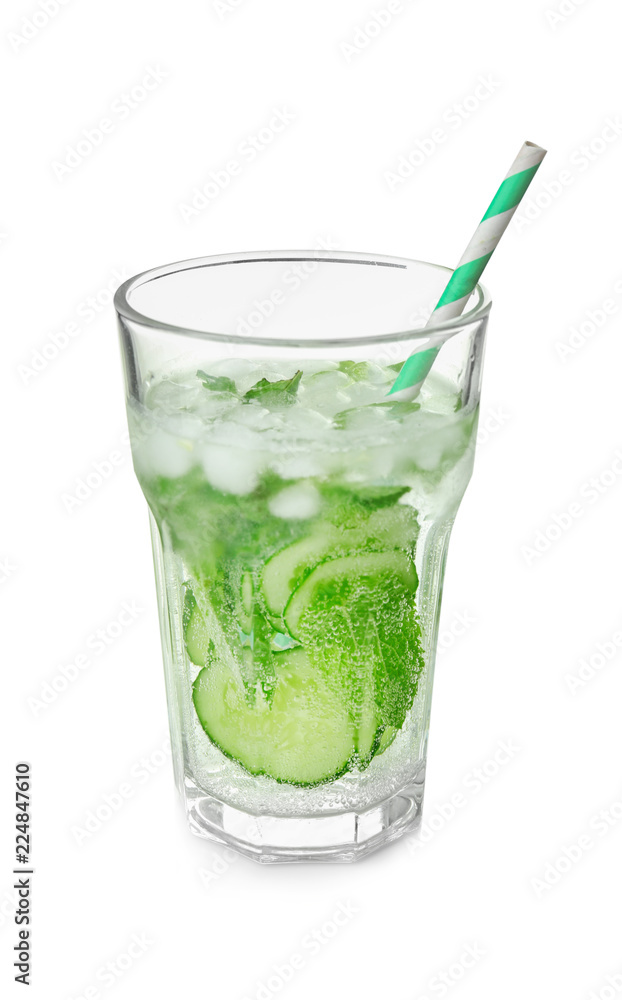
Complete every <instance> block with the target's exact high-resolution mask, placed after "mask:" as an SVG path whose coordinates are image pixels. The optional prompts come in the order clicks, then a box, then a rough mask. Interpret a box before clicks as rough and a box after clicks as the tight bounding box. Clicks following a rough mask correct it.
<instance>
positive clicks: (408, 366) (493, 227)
mask: <svg viewBox="0 0 622 1000" xmlns="http://www.w3.org/2000/svg"><path fill="white" fill-rule="evenodd" d="M545 156H546V149H542V147H541V146H536V145H535V143H533V142H526V143H524V144H523V146H522V148H521V151H520V153H519V154H518V156H517V157H516V159H515V160H514V163H513V164H512V166H511V167H510V169H509V170H508V172H507V174H506V176H505V178H504V180H503V181H502V183H501V186H500V187H499V190H498V191H497V193H496V195H495V196H494V198H493V199H492V201H491V203H490V205H489V206H488V209H487V210H486V213H485V214H484V217H483V218H482V221H481V222H480V224H479V226H478V227H477V229H476V230H475V233H474V234H473V236H472V238H471V241H470V243H469V245H468V246H467V248H466V250H465V251H464V253H463V254H462V257H461V258H460V261H459V263H458V266H457V268H456V270H455V271H454V272H453V273H452V275H451V278H450V279H449V281H448V283H447V286H446V288H445V291H444V292H443V294H442V295H441V297H440V299H439V300H438V303H437V304H436V307H435V309H434V312H433V313H432V315H431V316H430V318H429V320H428V322H427V323H426V327H428V326H436V325H437V324H438V323H444V322H445V321H446V320H448V319H453V318H454V317H455V316H459V315H460V314H461V312H462V311H463V309H464V307H465V306H466V304H467V302H468V301H469V298H470V297H471V294H472V293H473V290H474V289H475V286H476V285H477V282H478V281H479V279H480V277H481V275H482V272H483V270H484V268H485V267H486V264H487V263H488V261H489V260H490V258H491V256H492V254H493V252H494V250H495V247H496V246H497V243H498V242H499V240H500V239H501V237H502V236H503V233H504V232H505V230H506V229H507V227H508V225H509V223H510V219H511V218H512V216H513V215H514V212H515V211H516V209H517V208H518V205H519V203H520V201H521V199H522V197H523V195H524V194H525V191H526V190H527V188H528V187H529V185H530V184H531V182H532V180H533V178H534V176H535V173H536V171H537V169H538V167H539V166H540V164H541V163H542V160H543V159H544V157H545ZM440 349H441V348H440V346H439V347H430V348H428V349H427V350H425V351H419V352H417V353H416V354H411V356H410V357H409V358H406V361H405V362H404V364H403V365H402V368H401V369H400V373H399V375H398V376H397V378H396V380H395V382H394V383H393V385H392V387H391V389H390V390H389V395H391V394H392V393H394V392H402V393H403V396H402V398H403V399H414V398H415V396H417V394H418V393H419V390H420V388H421V385H422V384H423V382H424V381H425V379H426V377H427V375H428V372H429V371H430V369H431V367H432V365H433V364H434V361H435V359H436V356H437V354H438V352H439V351H440Z"/></svg>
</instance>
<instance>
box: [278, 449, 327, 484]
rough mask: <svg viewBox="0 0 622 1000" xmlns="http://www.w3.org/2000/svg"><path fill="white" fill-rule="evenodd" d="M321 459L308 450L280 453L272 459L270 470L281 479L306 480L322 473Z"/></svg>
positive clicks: (322, 461)
mask: <svg viewBox="0 0 622 1000" xmlns="http://www.w3.org/2000/svg"><path fill="white" fill-rule="evenodd" d="M323 458H324V456H322V457H320V455H318V454H317V453H316V452H312V451H309V450H305V451H299V452H296V451H281V452H279V455H278V457H276V458H273V459H272V461H271V463H270V468H271V469H272V471H273V472H276V474H277V476H279V477H280V478H281V479H307V478H309V477H311V476H320V475H322V474H323V473H324V460H323Z"/></svg>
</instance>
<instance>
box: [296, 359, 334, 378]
mask: <svg viewBox="0 0 622 1000" xmlns="http://www.w3.org/2000/svg"><path fill="white" fill-rule="evenodd" d="M298 367H299V368H300V369H302V377H303V378H305V377H306V376H311V375H318V374H319V373H320V372H330V371H335V369H336V368H339V365H338V364H337V362H336V361H326V360H323V361H316V360H311V359H310V358H309V359H307V360H305V361H300V362H299V363H298Z"/></svg>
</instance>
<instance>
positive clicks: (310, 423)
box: [283, 406, 332, 439]
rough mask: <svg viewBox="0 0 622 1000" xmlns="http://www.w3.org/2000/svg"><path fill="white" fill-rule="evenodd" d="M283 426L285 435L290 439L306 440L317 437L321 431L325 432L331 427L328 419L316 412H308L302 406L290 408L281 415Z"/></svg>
mask: <svg viewBox="0 0 622 1000" xmlns="http://www.w3.org/2000/svg"><path fill="white" fill-rule="evenodd" d="M283 425H284V427H285V428H286V431H287V434H288V435H291V436H292V437H300V438H303V439H304V438H308V437H313V438H315V437H317V435H318V434H319V433H321V432H322V431H327V430H329V429H330V427H331V426H332V422H331V420H330V418H329V417H327V416H325V415H324V414H323V413H318V412H317V410H308V409H306V407H304V406H290V407H289V408H288V409H287V410H286V411H285V412H284V413H283Z"/></svg>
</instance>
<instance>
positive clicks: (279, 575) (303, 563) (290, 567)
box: [261, 532, 331, 616]
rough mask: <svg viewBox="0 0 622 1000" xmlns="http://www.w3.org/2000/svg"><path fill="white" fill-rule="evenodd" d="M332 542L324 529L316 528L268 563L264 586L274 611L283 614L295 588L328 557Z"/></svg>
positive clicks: (265, 595) (271, 610)
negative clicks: (318, 529)
mask: <svg viewBox="0 0 622 1000" xmlns="http://www.w3.org/2000/svg"><path fill="white" fill-rule="evenodd" d="M330 547H331V542H330V540H329V539H328V538H327V537H326V535H324V534H323V533H321V532H314V534H312V535H308V536H307V537H306V538H301V539H300V540H299V541H297V542H294V543H293V545H288V546H287V548H285V549H281V551H280V552H277V554H276V555H275V556H273V557H272V558H271V559H269V560H268V562H267V563H266V565H265V566H264V571H263V576H262V581H261V589H262V593H263V595H264V598H265V601H266V607H267V608H268V611H269V612H270V614H273V615H277V616H280V615H282V614H283V610H284V608H285V605H286V604H287V602H288V600H289V598H290V596H291V593H292V591H294V590H295V589H296V587H297V586H298V584H299V583H300V581H301V580H302V579H304V577H305V575H307V574H308V573H309V572H310V570H312V569H313V568H314V566H317V564H318V563H319V562H322V560H323V559H325V558H326V553H327V551H330Z"/></svg>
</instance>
